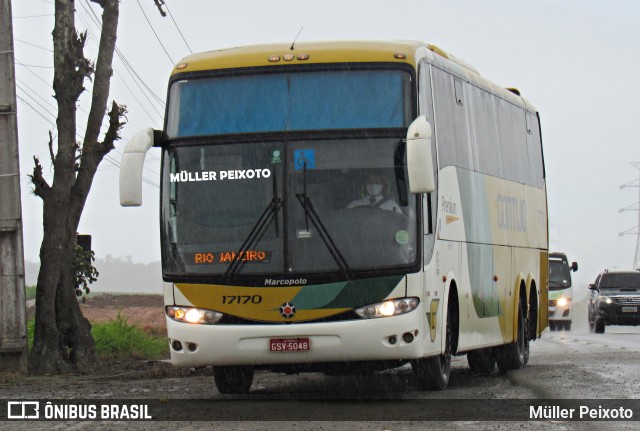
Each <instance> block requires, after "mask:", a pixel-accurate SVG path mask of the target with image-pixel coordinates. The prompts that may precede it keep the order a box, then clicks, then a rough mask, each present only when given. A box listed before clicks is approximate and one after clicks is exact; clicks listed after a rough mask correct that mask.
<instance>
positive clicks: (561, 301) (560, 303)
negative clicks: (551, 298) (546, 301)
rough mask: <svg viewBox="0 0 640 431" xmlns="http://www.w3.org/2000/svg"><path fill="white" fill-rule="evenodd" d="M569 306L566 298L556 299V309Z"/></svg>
mask: <svg viewBox="0 0 640 431" xmlns="http://www.w3.org/2000/svg"><path fill="white" fill-rule="evenodd" d="M568 304H569V300H568V299H567V298H564V297H562V298H560V299H558V307H566V306H567V305H568Z"/></svg>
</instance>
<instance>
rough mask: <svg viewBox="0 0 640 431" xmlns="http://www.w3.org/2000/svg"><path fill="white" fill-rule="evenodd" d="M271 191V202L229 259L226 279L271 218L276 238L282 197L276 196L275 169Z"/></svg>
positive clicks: (236, 267) (237, 267) (225, 273)
mask: <svg viewBox="0 0 640 431" xmlns="http://www.w3.org/2000/svg"><path fill="white" fill-rule="evenodd" d="M272 193H273V197H272V198H271V202H269V205H267V207H266V208H265V209H264V211H263V212H262V215H261V216H260V218H258V221H257V222H256V223H255V224H254V225H253V227H252V228H251V231H250V232H249V235H247V238H246V239H245V240H244V242H243V243H242V245H241V246H240V250H238V251H237V252H236V254H235V255H233V259H232V260H231V263H230V264H229V266H228V267H227V270H226V271H225V272H224V278H225V279H228V278H229V277H230V276H232V275H233V274H235V273H236V272H237V271H238V269H240V266H241V265H242V263H243V262H244V261H243V260H241V258H242V257H243V256H244V255H245V253H246V252H247V250H249V249H250V248H251V247H252V246H253V245H254V243H255V242H256V240H257V239H258V238H260V237H261V236H262V234H263V233H264V230H265V228H266V227H267V226H268V225H269V223H270V222H271V219H273V220H275V222H276V238H277V237H278V209H279V208H280V207H281V206H282V199H280V198H279V197H278V187H277V184H276V170H275V169H274V170H273V192H272Z"/></svg>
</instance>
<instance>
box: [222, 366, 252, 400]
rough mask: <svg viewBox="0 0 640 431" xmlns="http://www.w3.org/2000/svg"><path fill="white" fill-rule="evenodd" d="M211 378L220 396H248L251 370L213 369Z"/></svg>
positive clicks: (247, 368)
mask: <svg viewBox="0 0 640 431" xmlns="http://www.w3.org/2000/svg"><path fill="white" fill-rule="evenodd" d="M213 378H214V380H215V382H216V386H217V387H218V391H219V392H220V393H221V394H248V393H249V389H251V384H252V383H253V368H252V367H248V366H243V367H213Z"/></svg>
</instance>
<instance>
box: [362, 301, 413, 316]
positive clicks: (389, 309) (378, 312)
mask: <svg viewBox="0 0 640 431" xmlns="http://www.w3.org/2000/svg"><path fill="white" fill-rule="evenodd" d="M419 303H420V300H419V299H418V298H402V299H390V300H389V301H384V302H378V303H376V304H369V305H365V306H364V307H360V308H356V309H355V310H354V311H355V312H356V314H357V315H358V316H360V317H362V318H365V319H377V318H379V317H390V316H398V315H400V314H406V313H409V312H411V311H413V310H415V309H416V308H418V304H419Z"/></svg>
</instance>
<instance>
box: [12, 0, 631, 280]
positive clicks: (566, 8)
mask: <svg viewBox="0 0 640 431" xmlns="http://www.w3.org/2000/svg"><path fill="white" fill-rule="evenodd" d="M12 3H13V4H12V7H13V16H14V28H13V31H14V38H15V42H14V45H15V57H16V61H17V62H18V63H19V64H17V65H16V75H17V85H18V89H17V94H18V96H19V100H18V128H19V144H20V171H21V174H22V181H21V187H22V206H23V221H24V241H25V259H27V260H30V261H37V260H38V252H39V249H40V242H41V240H42V209H41V202H40V200H39V198H36V197H35V196H34V195H32V194H31V193H30V185H29V182H28V179H27V177H26V175H27V174H28V173H30V172H31V170H32V168H33V161H32V157H33V156H34V155H38V156H39V157H40V159H41V161H42V162H43V165H44V166H45V173H46V171H47V169H49V166H50V165H49V164H48V163H47V162H48V149H47V140H48V131H49V130H52V129H53V124H55V113H56V108H55V104H54V101H53V98H52V97H51V95H52V94H53V90H52V89H51V81H52V77H53V69H52V65H53V61H52V52H51V50H52V41H51V31H52V29H53V12H54V5H53V1H52V0H13V2H12ZM166 3H167V6H168V8H169V11H170V12H171V16H167V17H166V18H162V17H161V16H160V13H159V12H158V9H157V8H156V7H155V5H154V1H153V0H123V1H122V2H121V6H120V7H121V12H120V26H119V31H118V43H117V46H118V49H119V50H120V53H121V56H118V57H116V60H115V62H114V66H115V77H114V80H113V84H112V92H111V93H112V96H111V98H112V99H114V100H116V101H117V102H118V103H122V104H126V105H127V106H128V109H129V114H128V116H127V118H128V124H127V125H126V126H125V128H124V130H123V133H122V135H123V138H125V140H123V141H121V142H119V143H118V144H117V146H116V151H115V152H112V153H111V155H110V157H112V158H113V160H114V161H116V162H119V160H120V158H121V154H122V149H123V148H124V146H125V145H126V139H127V138H129V137H131V136H133V135H134V134H135V133H136V132H137V131H139V130H141V129H143V128H145V127H154V128H161V125H162V113H163V109H164V108H163V105H162V103H161V102H160V101H159V100H158V99H164V98H165V96H166V85H167V80H168V77H169V73H170V71H171V69H172V66H173V64H174V63H175V62H178V61H179V59H180V58H182V57H183V56H185V55H188V54H189V53H190V50H192V51H193V52H200V51H208V50H214V49H220V48H228V47H233V46H241V45H249V44H259V43H271V42H276V43H279V42H282V43H285V44H290V43H291V42H292V41H293V39H294V37H295V36H296V34H297V33H298V31H299V30H300V28H301V27H303V30H302V33H301V34H300V37H299V40H300V41H319V40H339V39H350V40H365V39H375V40H394V39H402V40H408V39H410V40H421V41H426V42H428V43H430V44H435V45H437V46H439V47H440V48H442V49H444V50H445V51H449V52H451V53H453V54H455V55H456V56H458V57H460V58H462V59H464V60H465V61H467V62H468V63H470V64H471V65H473V66H474V67H475V68H476V69H478V70H479V71H480V73H481V74H482V75H483V76H485V77H486V78H488V79H490V80H492V81H494V82H496V83H497V84H499V85H502V86H504V87H516V88H518V89H520V91H521V92H522V94H523V96H525V97H526V98H527V99H529V100H530V101H531V102H532V103H533V104H534V105H535V106H536V107H537V108H538V110H539V111H540V116H541V121H542V139H543V145H544V152H545V159H546V172H547V189H548V199H549V222H550V241H551V243H550V248H551V249H552V250H554V251H564V252H566V253H567V254H568V255H569V259H570V260H576V261H578V262H579V264H580V271H579V272H578V273H577V274H576V276H575V279H576V281H577V283H578V284H586V283H589V282H593V280H594V279H595V277H596V275H597V274H598V272H600V271H601V270H602V269H604V268H607V267H608V268H614V267H619V268H630V267H631V265H632V263H633V258H634V254H635V249H636V237H635V235H626V236H623V237H620V236H619V235H618V234H619V233H620V232H623V231H626V230H628V229H632V228H635V227H636V226H637V224H638V212H637V211H628V212H623V213H620V212H619V210H620V209H621V208H624V207H628V206H630V205H633V204H634V203H636V202H638V201H639V200H640V197H639V192H640V189H639V188H625V189H620V186H621V185H622V184H625V183H630V182H634V181H635V183H636V184H637V180H638V177H639V176H640V171H638V170H637V169H636V168H635V167H634V166H633V165H632V164H631V162H640V146H639V145H638V144H639V143H640V139H639V137H638V134H639V133H638V127H637V126H638V124H639V123H640V104H639V103H638V102H637V101H638V100H640V80H639V75H640V56H639V55H638V54H639V49H638V46H637V43H638V41H640V26H639V25H638V22H639V21H640V2H638V1H636V0H611V1H606V2H605V1H599V0H566V1H563V0H536V1H524V0H522V1H514V0H482V1H478V0H442V1H430V0H415V1H414V0H402V1H397V2H396V1H394V2H392V1H388V0H386V1H381V0H368V1H361V0H348V1H345V0H323V1H307V0H293V1H287V0H271V1H264V0H227V1H215V0H206V1H205V0H166ZM76 9H77V12H78V14H77V20H76V24H77V27H78V29H81V30H84V29H88V30H89V41H88V47H87V53H88V55H90V56H91V55H93V56H95V52H96V47H97V41H96V37H97V36H98V35H99V29H98V27H97V25H96V24H95V23H94V21H93V20H94V18H93V15H92V13H91V9H92V10H93V11H94V12H95V13H96V15H97V16H100V14H101V10H100V8H99V7H98V6H96V5H94V4H93V3H89V2H88V1H87V0H76ZM143 11H144V14H143ZM145 14H146V18H145ZM147 19H148V20H149V21H150V23H151V25H150V24H149V23H148V22H147ZM152 28H153V30H152ZM154 31H155V33H156V34H157V37H156V35H154ZM158 38H159V39H160V42H159V41H158ZM136 76H137V77H139V78H137V79H136V78H135V77H136ZM86 85H87V88H88V89H90V83H87V84H86ZM145 86H146V87H148V88H145ZM87 101H88V98H87V97H86V96H85V97H83V98H82V99H81V106H80V107H81V109H82V110H81V111H79V117H80V122H79V124H80V125H81V126H80V130H79V132H80V133H83V132H84V127H83V126H82V124H83V122H84V121H85V120H84V118H85V117H86V113H85V112H84V111H88V105H87ZM83 110H84V111H83ZM158 156H159V153H158V152H157V150H152V153H151V154H150V156H149V157H147V169H146V170H145V172H144V176H145V177H146V178H147V179H148V180H149V182H150V183H152V184H155V185H156V186H154V185H150V184H146V183H145V184H144V185H143V194H144V197H143V199H144V204H143V206H142V207H141V208H121V207H120V205H119V198H118V169H117V167H116V166H115V165H114V164H112V163H110V162H109V161H105V162H103V164H102V167H101V168H100V171H99V173H98V174H97V176H96V180H95V183H94V187H93V189H92V191H91V194H90V196H89V200H88V202H87V205H86V208H85V211H84V214H83V218H82V221H81V223H80V232H81V233H86V234H91V235H93V248H94V250H95V252H96V254H97V256H99V257H104V256H106V255H109V254H110V255H112V256H115V257H126V256H130V257H131V258H132V259H133V261H135V262H144V263H147V262H152V261H157V260H159V259H160V251H159V227H158V219H159V217H158V192H159V189H158V188H157V184H158V183H159V177H158V175H159V166H160V160H159V157H158ZM50 177H51V176H49V178H50ZM634 208H637V206H635V207H634Z"/></svg>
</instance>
